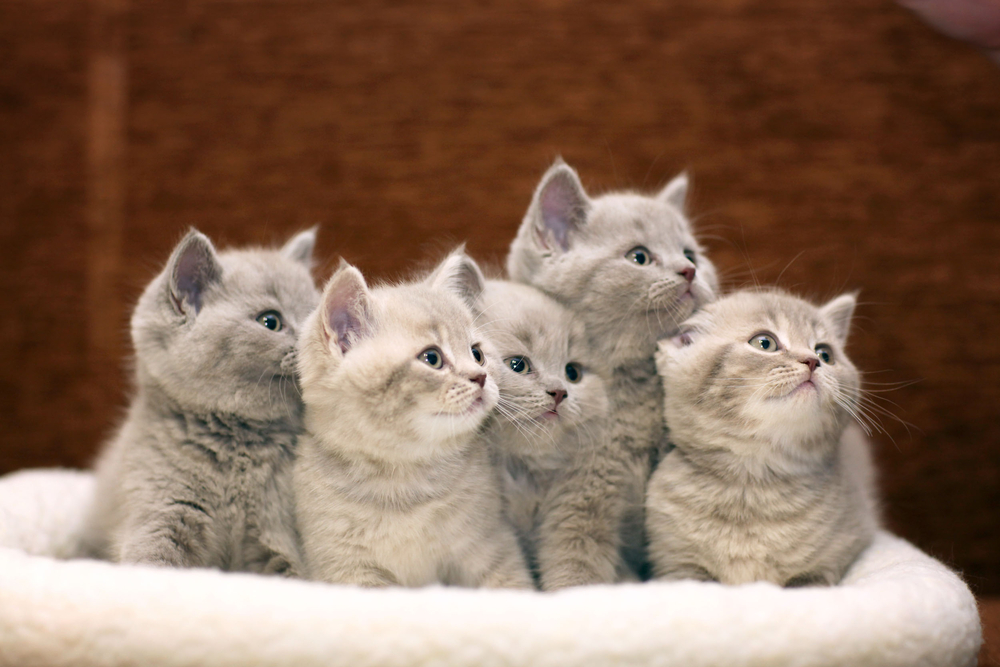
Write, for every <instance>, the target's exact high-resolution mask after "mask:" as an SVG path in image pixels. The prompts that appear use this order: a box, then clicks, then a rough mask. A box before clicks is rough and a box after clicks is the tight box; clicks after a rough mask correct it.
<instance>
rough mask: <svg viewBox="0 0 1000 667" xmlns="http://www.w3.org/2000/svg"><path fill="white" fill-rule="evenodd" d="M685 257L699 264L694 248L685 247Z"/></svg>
mask: <svg viewBox="0 0 1000 667" xmlns="http://www.w3.org/2000/svg"><path fill="white" fill-rule="evenodd" d="M684 258H685V259H687V261H689V262H691V263H692V264H694V265H695V266H698V257H697V256H696V255H695V254H694V250H691V248H684Z"/></svg>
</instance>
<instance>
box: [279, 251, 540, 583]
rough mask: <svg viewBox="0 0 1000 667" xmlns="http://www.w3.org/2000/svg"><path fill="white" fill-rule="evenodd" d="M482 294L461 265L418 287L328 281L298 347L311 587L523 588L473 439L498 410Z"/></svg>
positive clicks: (298, 472)
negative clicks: (431, 355) (476, 321)
mask: <svg viewBox="0 0 1000 667" xmlns="http://www.w3.org/2000/svg"><path fill="white" fill-rule="evenodd" d="M482 288H483V279H482V275H481V273H480V272H479V268H478V267H477V266H476V265H475V263H473V262H472V260H470V259H469V258H468V257H467V256H465V255H464V254H463V253H462V252H456V253H454V254H452V255H451V256H449V257H448V258H447V259H446V260H445V261H444V262H443V263H442V265H441V266H440V267H438V269H437V270H436V271H435V272H434V273H433V274H432V275H431V276H430V277H429V278H427V279H426V280H424V281H421V282H416V283H410V284H404V285H399V286H392V287H376V288H373V289H369V288H368V286H367V285H366V284H365V281H364V278H363V277H362V276H361V274H360V273H359V272H358V270H357V269H355V268H353V267H351V266H349V265H346V264H345V265H342V266H341V268H340V269H339V270H338V271H337V272H336V273H335V274H334V275H333V277H332V278H330V282H329V283H328V284H327V286H326V289H325V291H324V293H323V298H322V300H321V304H320V307H319V308H318V309H317V311H316V312H315V313H314V315H313V316H312V317H311V319H310V320H309V322H308V324H307V325H306V328H305V331H304V333H303V336H302V339H301V344H300V348H301V353H300V354H301V359H300V364H299V369H300V373H301V376H302V392H303V398H304V400H305V404H306V426H307V430H308V435H307V436H305V437H304V438H303V442H302V447H301V455H300V458H299V461H298V463H297V464H296V468H295V491H296V498H297V502H298V519H299V527H300V530H301V534H302V539H303V545H304V552H305V555H306V560H307V564H308V569H309V573H310V576H311V577H312V578H315V579H319V580H322V581H327V582H335V583H352V584H358V585H362V586H386V585H394V584H398V585H403V586H423V585H427V584H433V583H445V584H454V585H460V586H491V587H521V588H528V587H531V577H530V575H529V574H528V570H527V567H526V565H525V563H524V559H523V557H522V555H521V552H520V549H519V548H518V545H517V540H516V538H515V536H514V532H513V530H512V529H511V527H510V526H509V525H507V524H506V523H505V522H504V521H503V519H502V508H501V498H500V490H499V485H498V480H497V477H496V473H495V471H494V469H493V467H492V466H491V464H490V460H489V452H488V450H487V448H486V446H485V445H484V443H482V442H481V441H480V440H478V439H477V438H476V430H477V429H478V428H479V427H480V426H481V425H482V424H483V422H484V420H485V419H486V418H487V417H488V415H489V413H490V411H491V410H492V409H493V407H494V405H495V404H496V402H497V386H496V382H495V381H494V380H493V378H492V377H491V376H490V374H491V373H492V372H493V371H494V369H493V368H491V363H492V362H491V360H490V359H491V358H495V357H494V355H493V354H492V352H491V351H489V350H488V344H487V342H486V341H485V340H483V339H482V338H481V337H480V332H479V331H477V330H476V328H475V327H474V326H473V321H472V315H471V312H470V310H469V305H470V304H471V303H472V302H474V301H475V299H476V298H477V297H478V296H479V293H480V292H481V291H482ZM429 350H432V351H434V352H435V354H437V355H439V356H438V359H440V360H441V365H440V368H434V367H432V365H430V364H428V363H427V362H426V361H427V359H428V357H426V356H425V354H426V353H427V352H428V351H429ZM477 355H478V356H479V359H478V360H477V358H476V356H477Z"/></svg>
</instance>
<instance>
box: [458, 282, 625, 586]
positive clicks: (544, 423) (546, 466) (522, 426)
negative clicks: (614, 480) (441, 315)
mask: <svg viewBox="0 0 1000 667" xmlns="http://www.w3.org/2000/svg"><path fill="white" fill-rule="evenodd" d="M477 309H478V310H479V317H478V318H477V321H478V323H479V325H480V326H481V327H482V328H483V330H484V331H485V332H486V333H487V334H488V335H489V338H490V341H491V342H492V343H493V347H494V348H495V349H496V351H497V354H498V364H497V366H498V367H499V368H497V369H496V370H495V371H494V373H493V375H494V377H495V378H496V381H497V386H498V387H499V389H500V400H499V403H498V405H497V413H496V415H495V417H494V419H493V420H492V421H491V422H490V424H489V427H488V428H487V430H486V431H485V433H484V438H485V439H486V441H487V442H488V443H489V444H490V447H491V449H492V450H493V452H494V456H495V457H496V461H497V467H498V469H499V471H500V476H501V482H502V485H503V493H504V508H505V513H506V515H507V518H508V520H509V521H510V522H511V523H512V524H513V525H514V527H515V529H516V530H517V533H518V538H519V539H520V541H521V545H522V548H523V549H524V551H525V553H526V554H527V555H528V560H529V563H531V565H532V569H533V571H534V573H535V574H536V575H537V577H538V579H539V582H540V583H541V585H542V588H543V589H545V588H548V587H549V582H551V581H552V580H559V579H560V577H562V576H563V575H562V573H561V572H560V568H563V567H565V566H566V563H570V562H572V561H573V560H574V559H575V558H581V557H586V555H587V553H586V551H582V550H581V551H570V552H569V553H565V550H566V549H568V548H571V547H572V545H574V544H578V543H582V542H585V541H586V540H587V539H588V538H589V535H590V533H591V528H590V524H589V521H588V519H589V518H588V517H586V516H578V515H576V514H574V513H573V511H572V508H573V507H574V506H575V504H576V503H575V502H574V499H573V498H571V497H567V496H568V494H571V493H572V492H573V491H574V490H575V488H576V487H575V486H574V485H572V484H570V485H567V479H568V478H567V475H568V473H569V472H570V471H572V470H574V469H576V468H578V467H580V463H579V462H580V461H581V460H582V459H584V458H586V457H590V456H593V454H594V450H595V447H596V446H597V444H598V443H600V442H601V441H602V436H603V433H604V426H605V419H606V415H607V395H606V393H605V390H604V381H603V380H602V379H601V378H600V376H599V375H598V374H597V373H594V372H593V370H592V368H591V367H590V365H589V360H588V359H587V349H586V343H585V336H584V331H583V326H582V324H581V323H579V322H577V321H575V320H574V319H573V317H572V315H571V314H570V312H569V311H568V310H566V309H565V308H563V307H562V306H561V305H559V304H558V303H557V302H555V301H554V300H552V299H551V298H549V297H547V296H545V295H544V294H542V293H541V292H539V291H538V290H536V289H534V288H533V287H530V286H528V285H522V284H519V283H512V282H507V281H497V280H491V281H488V282H487V283H486V289H485V290H484V291H483V294H482V296H481V297H480V299H479V301H478V303H477Z"/></svg>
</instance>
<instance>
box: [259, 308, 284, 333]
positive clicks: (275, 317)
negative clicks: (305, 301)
mask: <svg viewBox="0 0 1000 667" xmlns="http://www.w3.org/2000/svg"><path fill="white" fill-rule="evenodd" d="M257 323H258V324H260V325H261V326H264V327H267V328H268V329H270V330H271V331H281V313H279V312H278V311H276V310H268V311H267V312H263V313H261V314H260V315H258V316H257Z"/></svg>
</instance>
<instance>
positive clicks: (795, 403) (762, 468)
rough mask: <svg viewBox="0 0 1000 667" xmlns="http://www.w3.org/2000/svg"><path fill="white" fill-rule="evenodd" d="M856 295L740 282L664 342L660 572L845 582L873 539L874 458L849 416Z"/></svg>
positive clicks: (655, 499) (656, 534)
mask: <svg viewBox="0 0 1000 667" xmlns="http://www.w3.org/2000/svg"><path fill="white" fill-rule="evenodd" d="M854 305H855V299H854V296H853V295H849V294H848V295H844V296H841V297H838V298H836V299H834V300H832V301H830V302H829V303H827V304H826V305H824V306H822V307H819V308H817V307H815V306H813V305H811V304H809V303H807V302H805V301H803V300H801V299H798V298H796V297H793V296H790V295H787V294H784V293H782V292H779V291H774V290H768V291H762V292H738V293H736V294H733V295H730V296H727V297H726V298H724V299H721V300H719V301H717V302H715V303H713V304H710V305H708V306H706V307H705V308H704V309H703V310H702V311H700V312H699V313H697V314H695V315H694V316H693V317H691V318H690V319H689V320H688V321H687V322H685V323H684V325H683V328H682V332H681V333H680V334H679V335H678V336H676V337H674V338H673V339H671V340H665V341H662V342H661V343H660V349H659V352H658V353H657V366H658V368H659V371H660V375H661V376H662V377H663V382H664V388H665V392H666V403H665V413H666V417H667V422H668V423H669V424H670V437H671V442H672V443H673V444H674V445H675V448H674V449H673V451H671V452H670V454H668V455H667V456H666V458H664V460H663V461H662V462H661V463H660V466H659V468H658V469H657V471H656V472H655V473H654V474H653V478H652V479H651V480H650V483H649V492H648V500H647V512H646V516H647V521H648V532H649V536H650V541H651V544H650V558H651V560H652V563H653V568H654V571H655V573H656V576H658V577H661V578H697V579H714V580H717V581H721V582H723V583H727V584H741V583H746V582H751V581H770V582H773V583H776V584H781V585H788V584H792V585H794V584H810V583H819V584H835V583H837V582H838V581H840V579H841V577H842V576H843V574H844V572H845V571H846V570H847V567H848V566H849V565H850V564H851V562H852V561H853V560H854V559H855V558H856V557H857V555H858V554H859V553H861V551H862V550H863V549H864V548H865V547H866V546H867V545H868V544H869V542H870V541H871V539H872V536H873V535H874V533H875V530H876V528H877V520H876V509H875V500H874V498H875V496H874V489H873V483H872V482H873V474H872V466H871V461H870V457H869V453H868V450H867V443H866V441H865V439H864V437H863V436H862V435H861V434H860V433H859V432H858V430H857V429H852V430H845V429H846V427H847V425H848V423H849V422H850V420H851V419H852V416H853V415H854V414H855V413H856V411H857V406H858V401H859V395H860V378H859V374H858V371H857V369H856V368H855V367H854V365H853V364H851V361H850V359H848V358H847V355H846V354H845V353H844V344H845V342H846V339H847V332H848V330H849V328H850V320H851V315H852V313H853V311H854ZM761 336H766V340H764V341H763V342H761V341H760V340H759V338H760V337H761ZM755 344H757V346H755ZM761 346H763V347H765V348H766V349H761ZM827 360H828V361H827Z"/></svg>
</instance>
